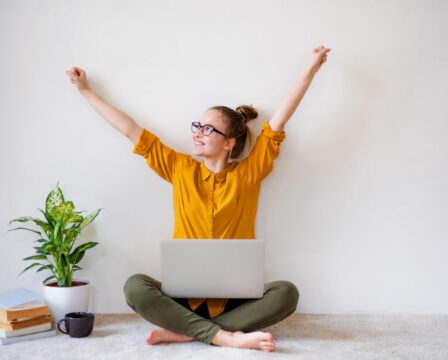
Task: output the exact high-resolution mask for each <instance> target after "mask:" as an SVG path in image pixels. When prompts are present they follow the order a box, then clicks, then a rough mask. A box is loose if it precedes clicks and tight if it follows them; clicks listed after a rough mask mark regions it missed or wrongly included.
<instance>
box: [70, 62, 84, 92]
mask: <svg viewBox="0 0 448 360" xmlns="http://www.w3.org/2000/svg"><path fill="white" fill-rule="evenodd" d="M65 73H66V74H67V75H68V76H70V80H71V82H72V84H75V85H76V87H77V88H78V90H79V91H82V90H87V89H89V83H88V82H87V76H86V72H85V71H84V70H83V69H81V68H79V67H76V66H73V67H72V68H71V69H70V70H67V71H66V72H65Z"/></svg>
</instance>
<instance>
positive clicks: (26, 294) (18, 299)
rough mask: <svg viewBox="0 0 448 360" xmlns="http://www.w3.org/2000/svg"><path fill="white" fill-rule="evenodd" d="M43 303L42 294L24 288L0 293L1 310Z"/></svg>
mask: <svg viewBox="0 0 448 360" xmlns="http://www.w3.org/2000/svg"><path fill="white" fill-rule="evenodd" d="M44 304H45V300H44V298H43V296H42V295H40V294H37V293H35V292H34V291H31V290H28V289H25V288H18V289H15V290H12V291H8V292H6V293H2V294H0V309H2V310H9V309H14V308H18V307H30V306H36V305H44Z"/></svg>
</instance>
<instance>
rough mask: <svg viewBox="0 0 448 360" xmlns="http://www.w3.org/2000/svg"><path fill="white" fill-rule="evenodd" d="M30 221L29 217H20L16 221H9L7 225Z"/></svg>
mask: <svg viewBox="0 0 448 360" xmlns="http://www.w3.org/2000/svg"><path fill="white" fill-rule="evenodd" d="M30 220H31V216H21V217H18V218H16V219H13V220H11V221H10V222H9V223H8V225H11V223H13V222H14V221H20V222H27V221H30Z"/></svg>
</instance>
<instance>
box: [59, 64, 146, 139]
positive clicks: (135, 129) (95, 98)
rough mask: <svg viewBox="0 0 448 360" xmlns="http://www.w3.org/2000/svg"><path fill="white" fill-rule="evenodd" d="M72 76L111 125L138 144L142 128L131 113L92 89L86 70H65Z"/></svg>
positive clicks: (89, 100)
mask: <svg viewBox="0 0 448 360" xmlns="http://www.w3.org/2000/svg"><path fill="white" fill-rule="evenodd" d="M65 73H66V74H67V75H68V76H70V79H71V82H72V84H75V85H76V87H77V88H78V91H79V92H80V94H81V95H82V96H84V98H85V99H86V100H87V102H88V103H89V104H90V105H91V106H92V107H93V108H94V109H95V111H96V112H97V113H98V114H100V115H101V116H102V117H103V118H104V119H105V120H106V121H107V122H108V123H109V124H110V125H112V126H113V127H114V128H115V129H117V130H118V131H119V132H121V133H122V134H123V135H124V136H126V137H127V138H128V139H129V140H131V141H132V143H133V144H137V142H138V139H139V135H140V133H141V131H142V128H141V127H140V126H139V125H138V124H137V123H136V122H135V121H134V119H132V118H131V117H130V116H129V115H127V114H125V113H123V112H122V111H120V110H119V109H117V108H115V107H113V106H112V105H110V104H109V103H108V102H106V101H105V100H104V99H103V98H101V97H100V96H99V95H97V94H96V93H95V92H94V91H93V90H92V89H90V86H89V83H88V81H87V76H86V72H85V71H84V70H83V69H80V68H78V67H76V66H74V67H72V68H71V69H70V70H67V71H66V72H65Z"/></svg>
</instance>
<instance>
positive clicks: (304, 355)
mask: <svg viewBox="0 0 448 360" xmlns="http://www.w3.org/2000/svg"><path fill="white" fill-rule="evenodd" d="M153 328H156V327H155V326H153V325H152V324H150V323H148V322H146V321H145V320H143V319H141V318H140V317H139V316H138V315H136V314H96V321H95V328H94V331H93V333H92V334H91V335H90V336H89V337H87V338H82V339H76V338H70V337H68V336H66V335H62V334H59V335H57V336H55V337H52V338H48V339H40V340H34V341H28V342H22V343H17V344H12V345H4V346H0V359H1V360H6V359H8V360H10V359H11V360H15V359H17V360H20V359H24V360H25V359H27V360H28V359H33V360H34V359H35V360H37V359H46V360H48V359H126V360H131V359H207V360H208V359H232V360H236V359H248V358H257V359H265V358H266V359H304V360H305V359H332V360H335V359H344V360H350V359H353V360H354V359H356V360H360V359H381V360H384V359H431V360H438V359H440V360H447V359H448V315H305V314H294V315H292V316H290V317H289V318H287V319H286V320H284V321H282V322H280V323H279V324H276V325H274V326H271V327H269V328H265V329H263V330H264V331H270V332H271V333H272V334H273V335H274V337H275V339H276V345H277V349H276V351H275V352H273V353H266V352H262V351H258V350H241V349H232V348H221V347H217V346H210V345H206V344H203V343H200V342H197V341H195V342H191V343H183V344H158V345H152V346H151V345H146V343H145V338H146V335H147V333H148V331H149V330H151V329H153Z"/></svg>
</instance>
